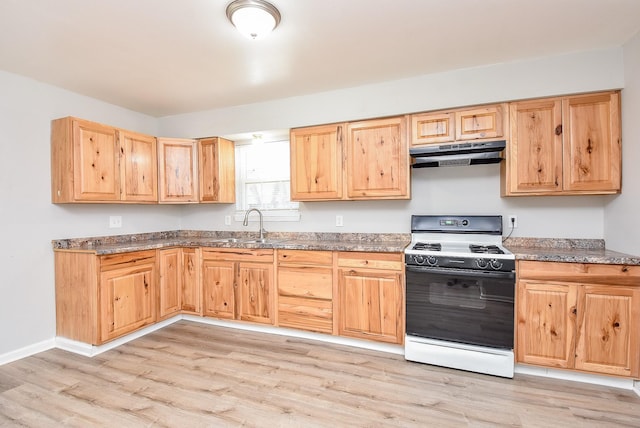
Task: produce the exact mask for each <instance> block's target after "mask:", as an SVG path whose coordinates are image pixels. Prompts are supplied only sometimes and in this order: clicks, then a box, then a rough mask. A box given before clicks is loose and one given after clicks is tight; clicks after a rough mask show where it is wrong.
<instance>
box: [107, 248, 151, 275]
mask: <svg viewBox="0 0 640 428" xmlns="http://www.w3.org/2000/svg"><path fill="white" fill-rule="evenodd" d="M155 256H156V250H148V251H136V252H133V253H122V254H109V255H106V256H100V270H101V271H105V270H111V269H118V268H121V267H123V266H124V265H142V264H149V263H154V259H155Z"/></svg>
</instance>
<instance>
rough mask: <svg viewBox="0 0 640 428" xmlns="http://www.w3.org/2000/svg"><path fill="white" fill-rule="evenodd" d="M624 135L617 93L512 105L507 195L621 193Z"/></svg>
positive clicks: (504, 173) (505, 170) (506, 165)
mask: <svg viewBox="0 0 640 428" xmlns="http://www.w3.org/2000/svg"><path fill="white" fill-rule="evenodd" d="M620 134H621V124H620V93H619V92H617V91H616V92H603V93H597V94H587V95H576V96H568V97H557V98H547V99H539V100H531V101H522V102H513V103H511V104H510V141H509V144H508V146H507V152H506V162H503V165H502V189H501V190H502V195H503V196H525V195H579V194H610V193H618V192H620V189H621V162H622V158H621V143H622V142H621V136H620Z"/></svg>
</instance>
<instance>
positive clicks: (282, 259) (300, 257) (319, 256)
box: [278, 250, 333, 266]
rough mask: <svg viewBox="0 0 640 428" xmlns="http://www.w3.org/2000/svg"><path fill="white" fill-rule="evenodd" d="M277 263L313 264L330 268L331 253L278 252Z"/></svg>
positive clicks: (305, 251) (331, 261)
mask: <svg viewBox="0 0 640 428" xmlns="http://www.w3.org/2000/svg"><path fill="white" fill-rule="evenodd" d="M278 263H294V264H313V265H327V266H331V264H332V263H333V254H332V253H331V251H307V250H278Z"/></svg>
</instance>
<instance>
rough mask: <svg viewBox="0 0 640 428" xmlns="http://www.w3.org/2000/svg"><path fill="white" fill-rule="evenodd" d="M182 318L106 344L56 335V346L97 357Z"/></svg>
mask: <svg viewBox="0 0 640 428" xmlns="http://www.w3.org/2000/svg"><path fill="white" fill-rule="evenodd" d="M181 319H182V315H176V316H175V317H173V318H169V319H166V320H163V321H159V322H157V323H155V324H153V325H150V326H148V327H145V328H142V329H140V330H137V331H134V332H133V333H131V334H127V335H126V336H122V337H119V338H117V339H115V340H112V341H111V342H107V343H105V344H104V345H99V346H95V345H89V344H87V343H84V342H78V341H76V340H71V339H67V338H64V337H56V339H55V345H56V348H60V349H63V350H65V351H69V352H73V353H74V354H80V355H83V356H85V357H95V356H96V355H99V354H102V353H103V352H106V351H109V350H111V349H113V348H117V347H118V346H120V345H123V344H125V343H127V342H131V341H132V340H134V339H137V338H139V337H142V336H144V335H147V334H149V333H152V332H154V331H156V330H160V329H161V328H163V327H166V326H168V325H169V324H173V323H174V322H176V321H180V320H181Z"/></svg>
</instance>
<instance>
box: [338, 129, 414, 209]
mask: <svg viewBox="0 0 640 428" xmlns="http://www.w3.org/2000/svg"><path fill="white" fill-rule="evenodd" d="M406 122H407V120H406V118H405V117H395V118H391V119H380V120H370V121H365V122H355V123H349V124H348V125H347V168H346V169H347V196H348V197H349V198H351V199H385V198H387V199H409V196H410V195H409V151H408V148H407V129H406Z"/></svg>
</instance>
